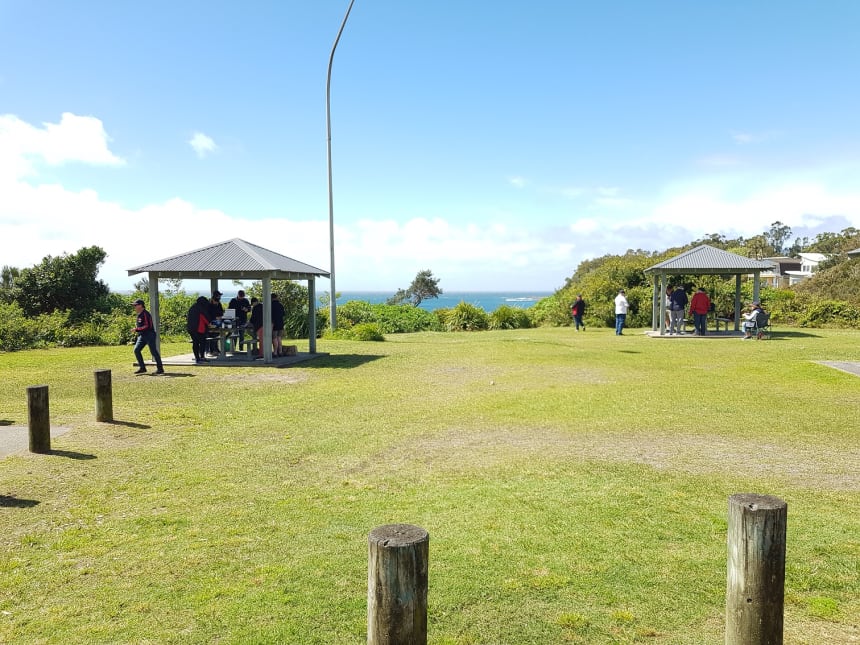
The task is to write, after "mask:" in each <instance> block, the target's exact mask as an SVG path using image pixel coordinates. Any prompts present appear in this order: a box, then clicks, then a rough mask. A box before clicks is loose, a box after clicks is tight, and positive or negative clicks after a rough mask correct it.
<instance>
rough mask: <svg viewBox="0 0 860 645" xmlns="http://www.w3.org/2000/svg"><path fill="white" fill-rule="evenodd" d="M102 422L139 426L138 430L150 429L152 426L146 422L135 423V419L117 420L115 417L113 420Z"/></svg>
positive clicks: (127, 426) (128, 426)
mask: <svg viewBox="0 0 860 645" xmlns="http://www.w3.org/2000/svg"><path fill="white" fill-rule="evenodd" d="M102 423H108V424H110V425H112V426H125V427H126V428H137V429H138V430H149V429H150V428H151V427H152V426H148V425H146V424H145V423H135V422H134V421H117V420H116V419H114V420H113V421H102Z"/></svg>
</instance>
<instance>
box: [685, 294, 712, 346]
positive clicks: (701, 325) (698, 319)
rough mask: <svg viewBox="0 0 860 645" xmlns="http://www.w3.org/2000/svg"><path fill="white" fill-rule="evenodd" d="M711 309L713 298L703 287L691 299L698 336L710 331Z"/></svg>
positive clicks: (692, 314)
mask: <svg viewBox="0 0 860 645" xmlns="http://www.w3.org/2000/svg"><path fill="white" fill-rule="evenodd" d="M710 310H711V299H710V298H708V294H706V293H705V290H704V289H703V288H702V287H699V290H698V291H696V293H694V294H693V299H692V300H690V315H691V316H693V326H694V327H695V328H696V336H704V335H705V333H706V332H707V331H708V312H709V311H710Z"/></svg>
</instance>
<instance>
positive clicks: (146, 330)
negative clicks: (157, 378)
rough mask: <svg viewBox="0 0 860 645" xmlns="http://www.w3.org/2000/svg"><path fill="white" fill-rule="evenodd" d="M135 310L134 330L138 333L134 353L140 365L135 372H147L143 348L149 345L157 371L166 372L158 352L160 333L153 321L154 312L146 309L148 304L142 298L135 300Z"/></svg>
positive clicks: (157, 372)
mask: <svg viewBox="0 0 860 645" xmlns="http://www.w3.org/2000/svg"><path fill="white" fill-rule="evenodd" d="M134 311H135V312H136V313H137V321H136V323H135V326H134V331H135V333H136V334H137V341H136V342H135V343H134V355H135V357H136V358H137V365H138V369H137V371H136V372H135V374H146V363H144V362H143V348H144V347H147V346H148V347H149V352H150V353H151V354H152V359H153V360H154V361H155V367H156V370H155V373H156V374H164V365H162V364H161V354H159V353H158V342H157V338H158V335H157V334H156V332H155V323H153V322H152V314H150V313H149V312H148V311H147V310H146V306H145V305H144V304H143V300H141V299H140V298H138V299H137V300H135V301H134Z"/></svg>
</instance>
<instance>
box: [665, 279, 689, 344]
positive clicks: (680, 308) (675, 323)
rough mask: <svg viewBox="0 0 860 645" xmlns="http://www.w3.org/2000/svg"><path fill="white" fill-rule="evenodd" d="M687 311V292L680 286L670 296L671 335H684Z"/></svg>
mask: <svg viewBox="0 0 860 645" xmlns="http://www.w3.org/2000/svg"><path fill="white" fill-rule="evenodd" d="M686 309H687V292H686V291H684V287H683V285H678V286H677V287H675V288H674V289H673V290H672V295H671V296H669V334H670V335H671V334H683V333H684V311H686Z"/></svg>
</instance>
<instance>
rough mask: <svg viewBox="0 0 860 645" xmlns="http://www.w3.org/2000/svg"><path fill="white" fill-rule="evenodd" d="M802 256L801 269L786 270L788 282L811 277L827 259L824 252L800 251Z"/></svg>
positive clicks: (790, 283)
mask: <svg viewBox="0 0 860 645" xmlns="http://www.w3.org/2000/svg"><path fill="white" fill-rule="evenodd" d="M798 255H799V256H800V270H798V271H786V274H787V275H788V284H789V285H792V284H797V283H798V282H803V281H804V280H806V279H807V278H809V277H810V276H811V275H812V274H813V273H815V271H816V270H817V269H818V265H819V264H821V263H822V262H824V260H826V259H827V256H826V255H824V254H823V253H798Z"/></svg>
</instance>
